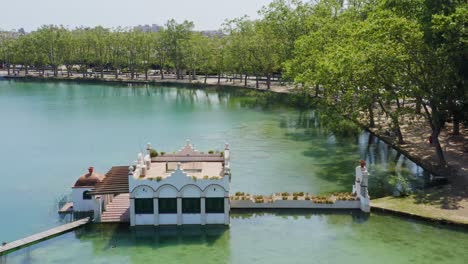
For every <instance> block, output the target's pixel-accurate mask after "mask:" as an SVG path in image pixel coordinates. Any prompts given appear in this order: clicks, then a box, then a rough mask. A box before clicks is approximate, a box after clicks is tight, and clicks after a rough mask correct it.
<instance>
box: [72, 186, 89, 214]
mask: <svg viewBox="0 0 468 264" xmlns="http://www.w3.org/2000/svg"><path fill="white" fill-rule="evenodd" d="M90 190H91V188H72V201H73V211H75V212H89V211H93V210H94V202H93V200H92V199H90V200H83V193H84V192H85V191H90Z"/></svg>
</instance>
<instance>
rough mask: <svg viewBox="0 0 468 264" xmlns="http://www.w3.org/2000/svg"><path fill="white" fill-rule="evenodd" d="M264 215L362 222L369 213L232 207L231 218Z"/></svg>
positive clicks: (366, 218) (359, 211) (365, 220)
mask: <svg viewBox="0 0 468 264" xmlns="http://www.w3.org/2000/svg"><path fill="white" fill-rule="evenodd" d="M265 215H273V216H278V217H281V218H288V219H298V218H299V217H304V218H305V219H311V218H312V217H316V216H325V217H326V216H330V215H339V216H349V217H350V218H351V219H352V221H353V222H354V223H364V222H367V221H368V220H369V216H370V214H368V213H364V212H362V211H361V210H330V209H313V210H310V209H292V208H291V209H268V208H265V209H260V210H259V209H232V214H231V218H232V219H250V218H255V217H262V216H265Z"/></svg>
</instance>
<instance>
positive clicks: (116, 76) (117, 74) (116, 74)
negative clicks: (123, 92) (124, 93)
mask: <svg viewBox="0 0 468 264" xmlns="http://www.w3.org/2000/svg"><path fill="white" fill-rule="evenodd" d="M118 78H119V69H118V68H115V79H118Z"/></svg>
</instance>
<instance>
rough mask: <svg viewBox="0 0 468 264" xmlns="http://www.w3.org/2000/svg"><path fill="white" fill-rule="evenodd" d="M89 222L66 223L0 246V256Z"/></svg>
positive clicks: (88, 219)
mask: <svg viewBox="0 0 468 264" xmlns="http://www.w3.org/2000/svg"><path fill="white" fill-rule="evenodd" d="M90 221H91V218H89V217H86V218H83V219H80V220H77V221H74V222H71V223H68V224H64V225H61V226H57V227H54V228H52V229H49V230H47V231H44V232H41V233H38V234H35V235H32V236H28V237H26V238H23V239H19V240H16V241H13V242H11V243H7V244H6V245H4V246H0V256H1V255H4V254H7V253H9V252H11V251H14V250H17V249H20V248H22V247H25V246H27V245H30V244H34V243H37V242H40V241H43V240H47V239H49V238H52V237H54V236H56V235H59V234H62V233H65V232H68V231H70V230H73V229H75V228H78V227H81V226H84V225H86V224H88V223H89V222H90Z"/></svg>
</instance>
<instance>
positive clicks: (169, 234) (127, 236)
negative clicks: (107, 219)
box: [74, 224, 229, 250]
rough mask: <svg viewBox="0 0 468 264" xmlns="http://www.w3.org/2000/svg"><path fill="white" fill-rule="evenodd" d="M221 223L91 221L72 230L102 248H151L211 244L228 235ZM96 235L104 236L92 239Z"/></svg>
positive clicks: (76, 234) (78, 236)
mask: <svg viewBox="0 0 468 264" xmlns="http://www.w3.org/2000/svg"><path fill="white" fill-rule="evenodd" d="M228 229H229V228H228V227H227V226H224V225H219V226H218V225H207V226H199V225H193V226H191V225H189V226H180V227H178V226H160V227H153V226H138V227H132V228H130V227H129V226H128V224H122V225H118V224H94V225H88V226H86V227H84V228H81V229H78V230H76V231H75V232H74V234H75V237H76V238H77V239H79V240H80V241H83V242H85V241H92V242H93V247H94V248H100V249H103V250H108V249H113V248H121V247H135V246H147V247H151V248H153V249H158V248H162V247H171V246H181V245H190V244H203V245H207V246H212V245H213V244H214V243H215V242H216V241H217V240H218V239H219V238H220V237H222V236H224V235H228ZM96 237H101V238H106V239H105V240H96Z"/></svg>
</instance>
